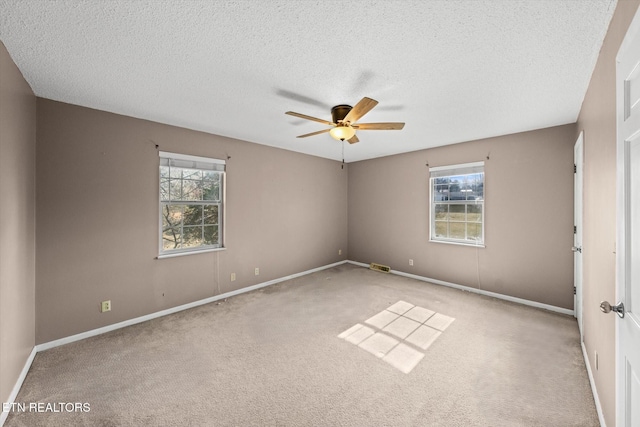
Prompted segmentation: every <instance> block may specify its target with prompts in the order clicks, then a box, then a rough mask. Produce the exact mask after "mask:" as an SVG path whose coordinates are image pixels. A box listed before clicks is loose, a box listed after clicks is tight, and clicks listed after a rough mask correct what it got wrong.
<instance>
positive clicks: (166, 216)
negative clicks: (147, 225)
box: [162, 205, 182, 227]
mask: <svg viewBox="0 0 640 427" xmlns="http://www.w3.org/2000/svg"><path fill="white" fill-rule="evenodd" d="M162 223H163V224H164V226H165V227H179V226H180V225H181V224H182V205H164V207H163V209H162Z"/></svg>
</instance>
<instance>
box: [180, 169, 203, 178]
mask: <svg viewBox="0 0 640 427" xmlns="http://www.w3.org/2000/svg"><path fill="white" fill-rule="evenodd" d="M182 179H192V180H195V181H201V180H202V171H200V170H197V169H182Z"/></svg>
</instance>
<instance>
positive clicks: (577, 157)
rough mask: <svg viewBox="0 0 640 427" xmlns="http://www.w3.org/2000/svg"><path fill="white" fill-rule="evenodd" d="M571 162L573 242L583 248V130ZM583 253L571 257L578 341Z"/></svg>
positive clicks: (580, 319) (581, 334) (581, 339)
mask: <svg viewBox="0 0 640 427" xmlns="http://www.w3.org/2000/svg"><path fill="white" fill-rule="evenodd" d="M573 162H574V167H575V169H574V170H575V174H574V176H573V189H574V195H573V198H574V202H573V209H574V212H573V221H574V222H573V224H574V227H575V228H574V237H573V244H574V246H575V247H579V248H580V251H582V250H583V241H582V238H583V233H582V229H583V228H584V173H583V171H584V131H580V135H578V139H577V140H576V143H575V145H574V148H573ZM582 256H583V253H582V252H576V253H575V254H574V257H573V286H574V290H575V295H574V298H573V307H574V317H575V318H576V319H577V320H578V329H579V330H580V342H582V341H583V338H584V333H583V328H582V311H583V310H582V308H583V286H582V285H583V280H584V264H583V258H582Z"/></svg>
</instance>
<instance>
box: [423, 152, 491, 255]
mask: <svg viewBox="0 0 640 427" xmlns="http://www.w3.org/2000/svg"><path fill="white" fill-rule="evenodd" d="M434 173H436V175H435V176H434ZM479 173H481V174H482V200H480V201H479V200H447V201H446V202H444V203H443V202H442V201H441V202H436V200H435V185H436V184H435V180H436V178H443V177H453V176H462V175H475V174H479ZM485 181H486V176H485V169H484V162H483V161H482V162H473V163H462V164H456V165H447V166H437V167H430V168H429V242H434V243H445V244H451V245H463V246H472V247H481V248H484V247H485V217H486V215H485V201H486V197H485ZM478 202H480V203H478ZM438 205H447V206H450V205H464V206H465V219H464V221H453V222H457V223H463V224H465V239H457V238H451V237H436V228H435V227H436V206H438ZM469 205H473V206H478V205H480V206H482V208H481V221H480V222H475V221H468V220H467V216H466V215H467V213H468V208H467V206H469ZM450 222H451V221H450V220H448V221H447V223H450ZM470 223H478V224H480V225H481V228H482V232H481V237H480V239H479V240H471V239H468V238H466V236H467V224H470Z"/></svg>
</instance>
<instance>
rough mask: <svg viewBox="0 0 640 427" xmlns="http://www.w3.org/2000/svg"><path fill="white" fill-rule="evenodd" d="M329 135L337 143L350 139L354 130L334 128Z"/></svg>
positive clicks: (344, 127) (345, 127)
mask: <svg viewBox="0 0 640 427" xmlns="http://www.w3.org/2000/svg"><path fill="white" fill-rule="evenodd" d="M329 134H330V135H331V136H332V137H333V138H335V139H337V140H338V141H344V140H345V139H351V138H352V137H353V135H355V134H356V130H355V129H354V128H352V127H351V126H336V127H334V128H333V129H331V130H330V131H329Z"/></svg>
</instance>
